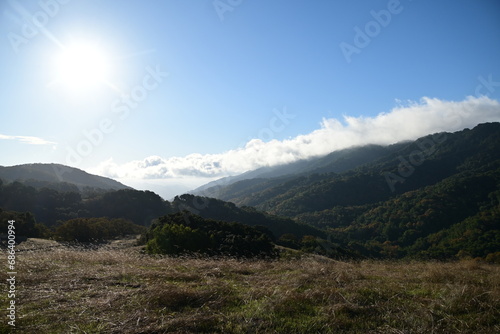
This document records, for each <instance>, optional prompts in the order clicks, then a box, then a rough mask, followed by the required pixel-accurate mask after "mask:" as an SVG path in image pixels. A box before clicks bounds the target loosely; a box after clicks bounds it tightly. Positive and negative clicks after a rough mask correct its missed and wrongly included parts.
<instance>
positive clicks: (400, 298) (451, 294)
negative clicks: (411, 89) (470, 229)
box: [0, 243, 500, 333]
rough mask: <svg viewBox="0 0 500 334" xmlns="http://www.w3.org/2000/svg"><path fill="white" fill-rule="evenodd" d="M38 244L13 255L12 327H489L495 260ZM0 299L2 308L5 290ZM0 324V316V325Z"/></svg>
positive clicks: (499, 278) (497, 294)
mask: <svg viewBox="0 0 500 334" xmlns="http://www.w3.org/2000/svg"><path fill="white" fill-rule="evenodd" d="M28 246H29V247H28ZM32 246H33V244H31V246H30V244H29V243H28V244H26V246H25V247H26V248H30V247H31V249H33V247H32ZM44 247H45V248H44V249H43V250H36V251H35V250H30V251H24V252H19V253H18V254H17V257H18V258H17V261H18V262H17V271H18V277H17V280H18V282H17V284H18V298H17V304H18V305H19V308H18V310H17V316H18V319H17V329H18V331H19V332H22V333H204V332H205V333H342V332H345V333H494V332H500V323H499V321H500V320H499V319H500V314H499V309H500V267H499V266H494V265H487V264H483V263H478V262H474V261H466V262H457V263H423V262H414V263H402V262H369V261H367V262H360V263H346V262H336V261H332V260H328V259H325V258H321V257H304V258H302V259H292V260H286V261H249V260H246V261H239V260H236V259H228V258H224V259H194V258H168V257H163V258H162V257H151V256H147V255H143V254H141V253H140V250H139V248H136V247H130V245H128V246H127V245H126V244H125V245H121V246H120V247H103V248H101V249H99V250H91V251H89V250H83V249H79V248H74V249H72V248H65V247H54V245H50V244H44ZM5 276H6V274H5V272H4V273H0V281H1V282H2V284H3V287H2V288H3V291H5V288H4V286H5V283H4V282H5V279H6V277H5ZM0 301H1V307H2V309H5V308H6V305H7V296H6V293H3V294H2V295H1V296H0ZM4 319H5V318H4ZM8 330H9V326H8V325H7V323H6V320H4V321H2V324H0V332H1V333H7V332H8Z"/></svg>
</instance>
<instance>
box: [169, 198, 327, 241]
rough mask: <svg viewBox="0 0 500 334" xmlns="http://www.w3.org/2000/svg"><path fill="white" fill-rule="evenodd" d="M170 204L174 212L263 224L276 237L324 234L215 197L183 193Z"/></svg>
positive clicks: (228, 220) (307, 226) (306, 226)
mask: <svg viewBox="0 0 500 334" xmlns="http://www.w3.org/2000/svg"><path fill="white" fill-rule="evenodd" d="M171 206H172V209H173V210H174V211H175V212H180V211H183V210H187V211H189V212H192V213H194V214H197V215H200V216H202V217H204V218H209V219H215V220H220V221H225V222H238V223H241V224H245V225H250V226H257V225H258V226H264V227H266V228H268V229H269V230H270V231H271V232H272V233H273V235H274V236H275V238H276V239H278V238H280V237H281V236H282V235H283V234H287V233H291V234H294V235H295V236H296V237H297V238H302V237H304V236H306V235H312V236H315V237H323V238H324V237H325V236H326V234H325V233H324V232H323V231H321V230H319V229H316V228H314V227H312V226H309V225H306V224H300V223H297V222H295V221H293V220H292V219H290V218H283V217H278V216H274V215H269V214H266V213H263V212H260V211H257V210H256V209H254V208H252V207H237V206H236V205H235V204H233V203H230V202H224V201H221V200H218V199H215V198H208V197H200V196H194V195H188V194H185V195H182V196H177V197H176V198H175V199H174V201H173V202H172V203H171Z"/></svg>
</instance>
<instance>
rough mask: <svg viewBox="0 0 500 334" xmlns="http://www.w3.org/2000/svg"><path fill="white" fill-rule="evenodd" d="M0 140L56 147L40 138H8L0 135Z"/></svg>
mask: <svg viewBox="0 0 500 334" xmlns="http://www.w3.org/2000/svg"><path fill="white" fill-rule="evenodd" d="M0 139H4V140H16V141H20V142H21V143H24V144H29V145H55V144H56V143H54V142H51V141H48V140H45V139H42V138H38V137H31V136H8V135H2V134H0Z"/></svg>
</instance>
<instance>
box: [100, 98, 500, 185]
mask: <svg viewBox="0 0 500 334" xmlns="http://www.w3.org/2000/svg"><path fill="white" fill-rule="evenodd" d="M498 121H500V103H499V102H498V101H496V100H492V99H490V98H488V97H485V96H482V97H468V98H466V99H465V100H463V101H459V102H454V101H444V100H440V99H436V98H427V97H424V98H422V99H421V100H420V101H409V102H407V103H404V104H401V103H400V104H399V105H398V106H396V107H394V108H393V109H392V110H391V111H389V112H387V113H381V114H378V115H377V116H374V117H352V116H344V117H343V119H342V120H338V119H335V118H330V119H323V120H322V122H321V123H320V127H319V129H317V130H315V131H313V132H311V133H309V134H304V135H298V136H297V137H295V138H292V139H286V140H281V141H279V140H271V141H268V142H263V141H262V140H260V139H252V140H250V141H249V142H248V143H246V145H245V146H244V147H241V148H237V149H234V150H230V151H227V152H223V153H220V154H205V155H202V154H197V153H194V154H190V155H187V156H184V157H168V158H165V157H160V156H150V157H147V158H145V159H144V160H140V161H131V162H128V163H125V164H121V165H119V164H116V163H115V162H113V160H112V159H110V160H107V161H104V162H103V163H101V164H100V165H99V166H98V168H97V169H95V170H92V172H94V173H97V174H100V175H105V176H108V177H113V178H117V179H143V180H152V179H163V180H165V179H172V178H177V179H182V178H186V179H190V180H192V179H193V178H200V185H201V184H202V183H205V182H207V181H208V180H210V179H214V178H217V177H223V176H227V175H235V174H240V173H243V172H245V171H248V170H252V169H256V168H259V167H263V166H273V165H279V164H284V163H290V162H293V161H297V160H300V159H307V158H311V157H316V156H321V155H325V154H328V153H330V152H333V151H335V150H339V149H344V148H348V147H351V146H359V145H365V144H381V145H388V144H393V143H396V142H400V141H404V140H414V139H417V138H419V137H422V136H425V135H427V134H431V133H436V132H442V131H448V132H452V131H458V130H461V129H464V128H472V127H474V126H476V125H477V124H479V123H484V122H498Z"/></svg>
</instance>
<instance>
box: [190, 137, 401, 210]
mask: <svg viewBox="0 0 500 334" xmlns="http://www.w3.org/2000/svg"><path fill="white" fill-rule="evenodd" d="M402 145H404V144H402V143H401V144H395V145H391V146H380V145H366V146H362V147H353V148H348V149H343V150H339V151H335V152H332V153H330V154H328V155H326V156H322V157H319V158H311V159H307V160H299V161H296V162H293V163H289V164H284V165H278V166H272V167H261V168H258V169H256V170H253V171H248V172H246V173H243V174H240V175H236V176H228V177H225V178H221V179H219V180H215V181H212V182H210V183H207V184H205V185H203V186H201V187H198V188H196V189H195V190H193V191H191V192H190V193H192V194H195V195H203V196H208V197H215V198H220V199H223V200H230V201H236V202H237V201H238V197H239V196H241V193H240V192H241V191H242V190H243V191H244V190H245V188H246V187H249V188H248V189H249V190H250V189H251V190H252V192H255V189H260V188H259V185H261V186H263V187H269V186H270V185H273V184H275V183H276V182H275V181H277V182H278V183H279V182H282V181H283V180H288V179H293V178H294V177H296V176H298V175H302V176H307V175H311V174H318V173H342V172H344V171H347V170H350V169H353V168H356V167H358V166H361V165H363V164H366V163H369V162H372V161H374V160H377V159H379V158H380V157H382V156H384V155H387V154H389V153H391V152H394V151H397V150H398V149H399V148H400V147H401V146H402ZM271 179H273V180H271ZM243 181H246V182H243ZM266 181H270V183H269V184H267V185H263V184H264V183H266ZM240 182H241V183H240ZM233 185H234V186H233ZM252 188H255V189H252Z"/></svg>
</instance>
